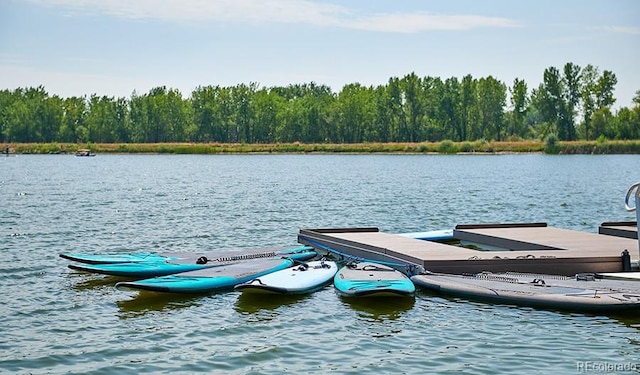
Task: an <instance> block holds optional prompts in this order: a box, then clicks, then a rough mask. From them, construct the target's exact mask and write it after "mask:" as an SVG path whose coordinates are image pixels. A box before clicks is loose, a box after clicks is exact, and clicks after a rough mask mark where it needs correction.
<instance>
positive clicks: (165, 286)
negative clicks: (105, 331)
mask: <svg viewBox="0 0 640 375" xmlns="http://www.w3.org/2000/svg"><path fill="white" fill-rule="evenodd" d="M292 265H293V260H291V259H289V258H280V259H278V258H267V259H255V260H248V261H244V262H238V263H234V264H229V265H224V266H220V267H210V268H206V269H202V270H197V271H190V272H182V273H178V274H175V275H168V276H160V277H154V278H150V279H144V280H139V281H127V282H119V283H117V284H116V287H117V288H118V289H136V290H147V291H153V292H166V293H210V292H217V291H221V290H226V289H232V288H233V287H234V286H235V285H237V284H240V283H243V282H245V281H249V280H252V279H255V278H258V277H261V276H263V275H267V274H269V273H272V272H276V271H279V270H282V269H285V268H287V267H291V266H292Z"/></svg>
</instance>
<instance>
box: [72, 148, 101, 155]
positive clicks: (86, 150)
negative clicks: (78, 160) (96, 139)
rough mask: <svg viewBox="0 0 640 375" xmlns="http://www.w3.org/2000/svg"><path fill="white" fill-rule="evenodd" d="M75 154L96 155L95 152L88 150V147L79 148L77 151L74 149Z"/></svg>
mask: <svg viewBox="0 0 640 375" xmlns="http://www.w3.org/2000/svg"><path fill="white" fill-rule="evenodd" d="M76 156H85V157H87V156H89V157H90V156H96V154H95V152H93V151H91V150H89V149H88V148H81V149H79V150H78V151H76Z"/></svg>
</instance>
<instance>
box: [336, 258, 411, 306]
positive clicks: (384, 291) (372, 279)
mask: <svg viewBox="0 0 640 375" xmlns="http://www.w3.org/2000/svg"><path fill="white" fill-rule="evenodd" d="M333 285H334V286H335V288H336V290H337V291H338V293H339V294H340V295H341V296H344V297H393V296H396V297H406V296H412V295H413V294H414V292H415V286H414V285H413V282H412V281H411V280H410V279H409V278H408V277H407V276H405V275H404V274H403V273H401V272H399V271H397V270H395V269H393V268H391V267H387V266H385V265H382V264H378V263H373V262H361V263H349V264H347V265H346V266H344V267H342V268H341V269H340V270H339V271H338V272H337V273H336V275H335V276H334V278H333Z"/></svg>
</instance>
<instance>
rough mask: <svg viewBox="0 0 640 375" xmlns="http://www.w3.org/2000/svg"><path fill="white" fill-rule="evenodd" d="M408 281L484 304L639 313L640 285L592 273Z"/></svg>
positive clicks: (435, 277)
mask: <svg viewBox="0 0 640 375" xmlns="http://www.w3.org/2000/svg"><path fill="white" fill-rule="evenodd" d="M411 280H413V282H414V283H415V284H416V285H417V286H419V287H421V288H425V289H428V290H431V291H434V292H438V293H441V294H444V295H449V296H455V297H462V298H468V299H473V300H479V301H484V302H493V303H504V304H511V305H521V306H530V307H539V308H550V309H558V310H570V311H578V312H606V311H619V310H640V283H637V282H635V281H618V280H605V279H598V278H596V277H595V275H593V274H585V275H576V276H575V277H565V276H557V275H538V274H527V273H513V272H506V273H487V272H482V273H478V274H475V275H451V274H440V273H426V274H422V275H415V276H412V277H411Z"/></svg>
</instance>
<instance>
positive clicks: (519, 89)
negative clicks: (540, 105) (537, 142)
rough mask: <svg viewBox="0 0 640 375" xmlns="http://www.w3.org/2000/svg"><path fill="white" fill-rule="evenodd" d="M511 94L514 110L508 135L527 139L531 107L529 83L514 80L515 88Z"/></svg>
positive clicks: (511, 90) (512, 88) (513, 87)
mask: <svg viewBox="0 0 640 375" xmlns="http://www.w3.org/2000/svg"><path fill="white" fill-rule="evenodd" d="M509 93H510V97H511V99H510V100H511V108H512V109H511V114H510V120H509V124H510V127H509V128H508V129H507V134H508V135H515V136H518V137H525V136H526V130H525V129H526V124H525V119H526V117H527V110H528V106H529V98H528V96H527V83H526V82H525V81H524V80H522V79H518V78H516V79H514V80H513V86H511V87H510V88H509Z"/></svg>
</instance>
